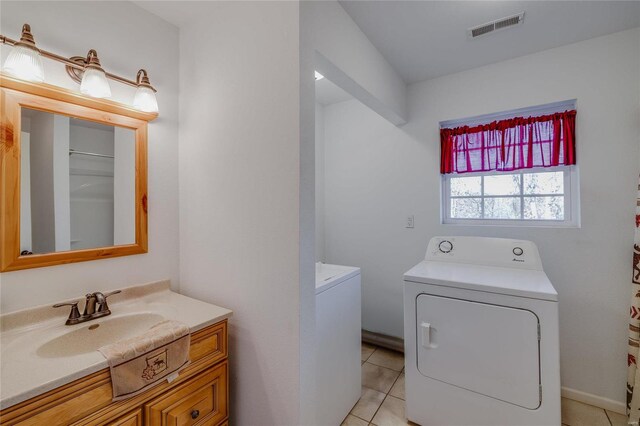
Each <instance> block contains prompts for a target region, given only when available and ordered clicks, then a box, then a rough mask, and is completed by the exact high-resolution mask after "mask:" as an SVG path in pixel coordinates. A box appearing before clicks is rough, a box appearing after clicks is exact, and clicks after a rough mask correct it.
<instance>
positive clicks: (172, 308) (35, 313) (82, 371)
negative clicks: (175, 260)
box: [0, 281, 231, 409]
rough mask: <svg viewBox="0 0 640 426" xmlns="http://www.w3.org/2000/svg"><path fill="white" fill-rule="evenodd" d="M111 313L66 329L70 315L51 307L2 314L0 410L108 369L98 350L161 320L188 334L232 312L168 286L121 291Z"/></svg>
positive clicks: (155, 284)
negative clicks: (178, 323)
mask: <svg viewBox="0 0 640 426" xmlns="http://www.w3.org/2000/svg"><path fill="white" fill-rule="evenodd" d="M109 306H110V308H111V312H112V314H111V315H109V316H106V317H102V318H98V319H95V320H93V321H87V322H84V323H80V324H75V325H70V326H68V325H65V320H66V319H67V315H68V314H69V311H68V310H66V309H64V310H61V309H55V308H52V307H51V305H45V306H40V307H35V308H29V309H25V310H23V311H17V312H13V313H8V314H3V315H0V360H1V361H2V362H1V364H0V384H1V386H0V409H4V408H6V407H10V406H12V405H14V404H17V403H20V402H22V401H25V400H27V399H29V398H31V397H34V396H36V395H40V394H42V393H44V392H47V391H49V390H51V389H55V388H56V387H58V386H63V385H65V384H67V383H70V382H72V381H73V380H75V379H79V378H81V377H84V376H87V375H89V374H91V373H95V372H97V371H100V370H101V369H104V368H107V367H108V363H107V360H106V358H105V357H104V356H103V355H102V354H101V353H100V352H99V351H98V349H99V348H101V347H102V346H105V345H108V344H111V343H115V342H117V341H120V340H124V339H128V338H131V337H134V336H137V335H140V334H142V333H144V332H145V331H147V330H148V329H149V328H151V327H153V326H154V325H156V324H158V323H159V322H162V321H164V320H175V321H181V322H183V323H184V324H186V325H187V326H188V327H189V329H190V330H191V332H192V333H194V332H196V331H198V330H200V329H202V328H204V327H206V326H208V325H211V324H215V323H217V322H219V321H222V320H224V319H226V318H229V317H230V316H231V311H230V310H228V309H225V308H221V307H219V306H215V305H211V304H209V303H205V302H201V301H199V300H195V299H192V298H190V297H186V296H183V295H181V294H178V293H175V292H173V291H171V288H170V285H169V281H158V282H155V283H150V284H145V285H141V286H134V287H129V288H124V289H122V293H120V294H116V295H114V296H113V297H112V299H110V300H109Z"/></svg>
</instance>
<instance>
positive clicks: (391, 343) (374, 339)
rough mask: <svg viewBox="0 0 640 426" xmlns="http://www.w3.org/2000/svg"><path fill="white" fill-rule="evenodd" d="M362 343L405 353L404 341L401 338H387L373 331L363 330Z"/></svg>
mask: <svg viewBox="0 0 640 426" xmlns="http://www.w3.org/2000/svg"><path fill="white" fill-rule="evenodd" d="M362 341H363V342H365V343H370V344H372V345H376V346H380V347H383V348H387V349H391V350H393V351H398V352H402V353H404V340H403V339H401V338H399V337H393V336H387V335H385V334H380V333H375V332H373V331H368V330H362Z"/></svg>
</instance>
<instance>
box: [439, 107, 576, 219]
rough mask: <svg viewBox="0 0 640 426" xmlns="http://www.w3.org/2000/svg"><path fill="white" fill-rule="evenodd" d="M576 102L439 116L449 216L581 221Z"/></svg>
mask: <svg viewBox="0 0 640 426" xmlns="http://www.w3.org/2000/svg"><path fill="white" fill-rule="evenodd" d="M574 106H575V101H568V102H563V103H558V104H552V105H546V106H541V107H534V108H531V109H523V110H518V111H512V112H511V113H510V115H509V113H500V114H494V115H490V116H484V117H476V118H474V119H469V120H461V121H458V122H455V123H452V122H449V123H441V130H440V134H441V162H440V171H441V174H442V213H443V215H442V216H443V223H452V224H481V225H488V224H492V225H507V224H510V225H514V224H515V225H525V226H526V225H534V226H535V225H537V226H578V224H579V212H578V190H577V184H578V176H577V166H576V161H575V158H576V153H575V116H576V111H575V110H574V109H572V108H573V107H574ZM567 107H571V109H569V108H567ZM525 113H528V114H527V115H526V116H525ZM532 113H537V115H533V114H532ZM521 115H522V116H521ZM496 117H500V118H503V117H504V118H503V119H501V120H497V119H496ZM525 117H526V118H525ZM452 124H453V125H452Z"/></svg>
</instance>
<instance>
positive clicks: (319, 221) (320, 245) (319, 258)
mask: <svg viewBox="0 0 640 426" xmlns="http://www.w3.org/2000/svg"><path fill="white" fill-rule="evenodd" d="M315 141H316V144H315V156H316V160H315V165H316V262H324V107H323V106H322V105H320V104H319V103H316V137H315Z"/></svg>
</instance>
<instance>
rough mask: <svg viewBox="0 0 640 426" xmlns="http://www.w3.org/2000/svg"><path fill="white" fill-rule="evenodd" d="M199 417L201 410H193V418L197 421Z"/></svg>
mask: <svg viewBox="0 0 640 426" xmlns="http://www.w3.org/2000/svg"><path fill="white" fill-rule="evenodd" d="M199 415H200V411H199V410H193V411H192V412H191V418H192V419H194V420H195V419H197V418H198V416H199Z"/></svg>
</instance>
